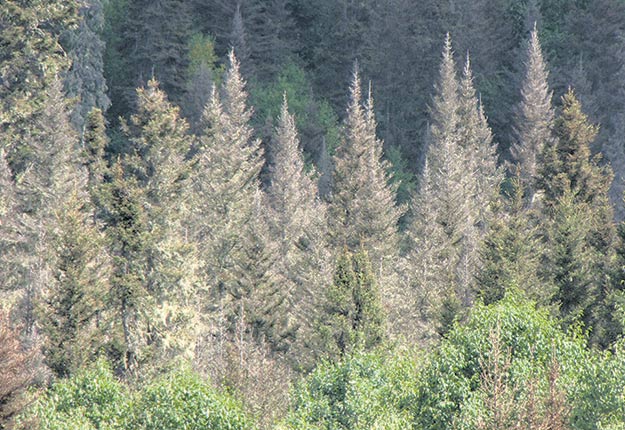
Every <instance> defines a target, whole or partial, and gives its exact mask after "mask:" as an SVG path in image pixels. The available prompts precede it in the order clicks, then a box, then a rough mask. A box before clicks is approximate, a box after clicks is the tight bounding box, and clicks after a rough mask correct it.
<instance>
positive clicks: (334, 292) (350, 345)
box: [317, 248, 386, 359]
mask: <svg viewBox="0 0 625 430" xmlns="http://www.w3.org/2000/svg"><path fill="white" fill-rule="evenodd" d="M317 324H318V334H319V338H320V341H321V351H322V354H323V355H325V356H327V357H330V358H331V359H340V358H342V357H344V356H345V355H347V354H350V353H354V352H356V351H363V350H364V351H368V350H371V349H373V348H375V347H376V346H378V345H380V344H381V343H382V342H383V341H384V339H385V332H386V329H385V325H386V317H385V315H384V310H383V307H382V304H381V299H380V290H379V287H378V284H377V281H376V277H375V275H374V273H373V270H372V267H371V262H370V261H369V257H368V254H367V251H366V250H364V249H361V250H360V251H358V252H356V253H352V252H351V251H349V250H348V249H347V248H345V249H344V250H343V253H342V254H341V255H340V256H339V257H338V259H337V261H336V268H335V271H334V282H333V283H332V285H331V286H330V287H329V288H328V289H327V291H326V296H325V301H324V304H323V310H322V314H321V316H320V319H319V321H318V323H317Z"/></svg>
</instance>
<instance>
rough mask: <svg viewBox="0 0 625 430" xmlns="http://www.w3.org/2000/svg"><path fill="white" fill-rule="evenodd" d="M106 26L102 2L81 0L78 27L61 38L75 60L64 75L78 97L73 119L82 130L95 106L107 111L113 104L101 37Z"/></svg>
mask: <svg viewBox="0 0 625 430" xmlns="http://www.w3.org/2000/svg"><path fill="white" fill-rule="evenodd" d="M103 27H104V6H103V4H102V1H101V0H81V1H80V22H79V25H78V28H77V29H74V30H71V31H67V32H66V33H65V34H64V35H63V36H62V38H61V39H62V43H63V47H64V48H65V49H66V51H67V53H68V56H69V58H70V59H71V61H72V65H71V67H70V69H69V70H68V72H67V74H66V75H65V89H66V90H67V95H68V96H69V97H75V98H77V103H76V106H75V107H74V109H73V111H72V114H71V121H72V124H73V125H74V127H76V129H77V130H79V131H80V132H82V130H83V127H84V125H85V120H86V119H87V115H88V114H89V112H90V111H91V110H92V109H93V108H98V109H100V110H102V111H104V112H106V110H107V109H108V108H109V106H110V105H111V100H110V99H109V97H108V95H107V90H108V89H107V86H106V80H105V79H104V59H103V56H104V49H105V45H104V42H103V41H102V39H101V38H100V34H101V33H102V30H103Z"/></svg>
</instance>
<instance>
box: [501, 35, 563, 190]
mask: <svg viewBox="0 0 625 430" xmlns="http://www.w3.org/2000/svg"><path fill="white" fill-rule="evenodd" d="M525 66H526V74H525V80H524V81H523V84H522V87H521V103H520V105H519V106H518V107H517V110H516V121H515V125H514V143H513V144H512V147H511V149H510V151H511V153H512V158H513V160H514V161H515V162H516V163H517V164H518V165H519V171H520V176H521V181H522V184H523V187H524V188H525V189H526V196H527V199H528V200H529V201H532V198H533V195H534V193H535V191H536V184H535V182H536V177H537V172H538V168H539V167H538V165H539V163H540V156H541V154H542V152H543V150H544V148H545V147H550V146H553V145H555V140H554V137H553V133H552V128H553V120H554V112H553V108H552V106H551V97H552V91H550V90H549V83H548V81H547V79H548V77H549V73H548V71H547V66H546V64H545V61H544V59H543V54H542V50H541V47H540V41H539V40H538V30H537V28H536V25H534V30H533V31H532V32H531V35H530V41H529V45H528V48H527V60H526V63H525Z"/></svg>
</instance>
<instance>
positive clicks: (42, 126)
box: [16, 79, 86, 335]
mask: <svg viewBox="0 0 625 430" xmlns="http://www.w3.org/2000/svg"><path fill="white" fill-rule="evenodd" d="M46 99H47V103H46V105H45V107H44V108H42V109H41V110H40V112H39V113H38V115H37V117H36V120H35V121H34V123H33V125H32V126H33V130H36V134H34V135H33V136H32V138H31V139H29V145H28V146H29V156H28V158H24V159H23V161H26V160H28V164H27V165H26V166H27V167H26V168H25V170H24V171H23V172H21V173H20V174H19V175H18V176H17V181H16V185H17V186H16V192H17V197H18V206H17V207H18V211H19V212H21V214H22V215H21V218H20V223H21V224H22V225H21V227H20V233H21V235H22V237H23V238H24V241H25V248H24V252H23V253H22V254H21V255H20V259H19V260H18V265H23V267H25V269H26V270H25V272H24V273H25V274H26V275H25V276H24V277H22V279H21V281H22V286H23V287H24V288H23V292H24V294H23V304H22V305H23V318H24V330H25V332H26V333H27V334H28V335H35V334H36V330H35V327H36V312H35V306H36V303H37V302H38V300H39V299H40V297H41V294H42V293H43V292H45V291H46V289H47V288H48V287H49V279H50V277H51V271H52V270H53V267H54V261H55V255H56V249H55V248H54V246H52V242H51V238H52V237H53V234H54V233H55V231H56V214H57V213H58V211H59V210H61V208H63V207H64V205H65V204H66V203H67V201H68V199H69V197H70V196H71V193H72V192H73V191H74V190H82V189H83V188H84V186H85V184H86V174H85V171H84V169H83V166H82V165H81V160H80V157H79V152H78V151H77V148H78V139H77V136H76V133H75V131H74V129H73V127H72V126H71V124H70V122H69V109H68V106H67V100H66V99H65V98H64V94H63V91H62V83H61V81H60V79H56V80H55V81H54V82H52V83H51V84H50V86H49V87H48V90H47V94H46ZM18 267H19V266H18Z"/></svg>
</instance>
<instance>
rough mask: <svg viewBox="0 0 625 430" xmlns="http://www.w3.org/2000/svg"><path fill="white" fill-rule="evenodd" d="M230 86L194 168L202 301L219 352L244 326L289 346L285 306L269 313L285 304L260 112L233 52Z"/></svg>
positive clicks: (215, 99)
mask: <svg viewBox="0 0 625 430" xmlns="http://www.w3.org/2000/svg"><path fill="white" fill-rule="evenodd" d="M222 89H223V94H224V96H223V103H222V101H221V97H220V95H219V93H218V92H217V90H216V89H214V90H213V93H212V96H211V100H210V102H209V104H208V105H207V106H206V109H205V112H204V127H205V128H204V130H203V132H202V134H201V135H200V137H199V147H198V153H197V154H196V156H195V163H194V170H193V172H192V180H193V186H194V196H195V197H194V199H193V202H192V204H193V206H192V217H191V220H190V221H191V226H190V229H191V231H192V232H193V236H194V238H195V241H196V242H197V243H199V246H200V249H199V251H200V255H201V256H202V260H201V265H202V267H201V272H202V284H203V285H204V288H205V289H204V290H203V291H202V297H201V300H200V307H201V309H202V313H203V314H204V315H205V316H206V320H205V323H206V324H208V326H209V327H208V331H209V332H210V334H211V336H214V337H215V338H217V339H218V341H217V342H212V343H214V345H211V347H215V348H220V349H221V351H218V352H217V354H218V355H223V352H224V351H223V348H222V347H221V346H220V345H222V344H223V342H225V341H227V340H228V339H232V337H233V336H234V335H235V334H236V332H237V330H241V329H240V327H244V328H243V329H242V330H244V331H248V330H252V331H253V332H254V334H255V335H256V337H257V339H259V340H260V339H262V338H263V337H264V338H265V340H266V341H267V342H269V343H270V345H271V346H272V348H276V349H283V348H284V345H283V344H282V341H283V338H284V337H285V336H288V334H287V333H286V332H288V329H286V328H285V331H286V332H283V330H282V329H280V328H279V327H278V326H283V324H282V322H283V321H284V315H283V312H277V311H276V312H267V311H266V309H267V308H266V306H269V307H271V306H272V305H271V303H274V304H281V303H283V302H284V300H283V298H284V292H282V291H280V290H279V289H278V288H276V287H277V283H276V282H277V281H276V273H275V270H274V268H273V265H274V264H273V263H274V259H275V255H276V250H275V249H274V247H275V244H274V243H272V242H273V241H272V240H271V237H270V234H269V232H268V230H267V228H268V225H267V222H268V220H267V219H266V218H267V214H266V213H265V212H266V211H265V205H266V202H265V197H264V194H263V193H262V192H261V191H260V181H259V173H260V169H261V167H262V164H263V159H262V152H261V149H260V142H259V141H258V140H256V139H254V138H253V130H252V128H251V126H250V125H249V121H250V118H251V115H252V111H251V109H249V108H248V107H247V103H246V99H247V94H246V92H245V82H244V80H243V78H242V77H241V73H240V65H239V62H238V60H237V58H236V57H235V55H234V53H233V52H232V51H231V53H230V66H229V69H228V72H227V74H226V78H225V81H224V83H223V88H222ZM261 308H262V309H261ZM263 309H265V310H263ZM274 311H275V309H274ZM248 323H249V324H248Z"/></svg>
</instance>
